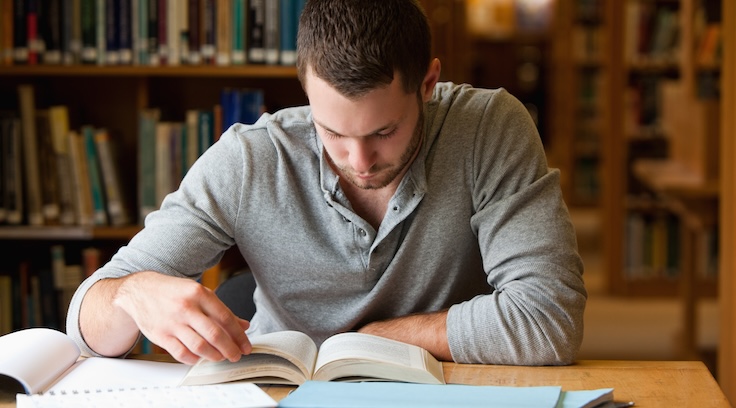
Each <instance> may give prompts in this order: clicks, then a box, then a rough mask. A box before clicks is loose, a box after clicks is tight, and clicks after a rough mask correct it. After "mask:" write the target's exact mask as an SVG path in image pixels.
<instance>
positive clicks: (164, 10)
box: [155, 0, 170, 65]
mask: <svg viewBox="0 0 736 408" xmlns="http://www.w3.org/2000/svg"><path fill="white" fill-rule="evenodd" d="M155 1H158V6H157V15H156V29H157V30H158V31H157V34H156V37H157V42H158V46H157V49H156V53H157V54H158V60H159V63H160V64H161V65H167V64H168V63H169V52H170V50H169V32H168V30H169V28H168V26H169V23H170V20H169V2H168V1H167V0H155Z"/></svg>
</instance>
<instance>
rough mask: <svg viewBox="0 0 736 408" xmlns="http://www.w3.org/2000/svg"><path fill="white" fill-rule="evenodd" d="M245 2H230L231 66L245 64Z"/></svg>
mask: <svg viewBox="0 0 736 408" xmlns="http://www.w3.org/2000/svg"><path fill="white" fill-rule="evenodd" d="M247 4H248V2H247V0H232V14H231V18H232V23H231V24H232V52H231V56H230V57H231V58H230V61H231V62H232V64H233V65H243V64H245V63H246V61H247V58H246V50H245V47H246V42H245V39H246V32H247V28H248V27H247V15H248V14H247V10H246V8H247Z"/></svg>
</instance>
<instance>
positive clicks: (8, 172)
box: [3, 119, 24, 225]
mask: <svg viewBox="0 0 736 408" xmlns="http://www.w3.org/2000/svg"><path fill="white" fill-rule="evenodd" d="M3 127H4V129H5V141H4V142H5V145H4V147H3V154H4V157H3V169H4V171H5V172H4V174H3V177H4V179H5V200H4V201H5V208H6V213H5V220H6V222H7V223H8V224H10V225H18V224H20V223H22V222H23V206H24V202H23V191H22V186H23V184H22V182H23V177H22V172H23V168H22V156H23V152H22V149H21V121H20V120H19V119H8V120H6V121H5V123H4V126H3Z"/></svg>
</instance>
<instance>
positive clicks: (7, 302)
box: [0, 275, 13, 336]
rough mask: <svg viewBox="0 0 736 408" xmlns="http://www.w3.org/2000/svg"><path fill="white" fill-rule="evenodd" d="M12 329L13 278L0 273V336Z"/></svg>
mask: <svg viewBox="0 0 736 408" xmlns="http://www.w3.org/2000/svg"><path fill="white" fill-rule="evenodd" d="M11 331H13V279H12V278H11V277H10V275H0V336H2V335H5V334H8V333H10V332H11Z"/></svg>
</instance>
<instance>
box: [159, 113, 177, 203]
mask: <svg viewBox="0 0 736 408" xmlns="http://www.w3.org/2000/svg"><path fill="white" fill-rule="evenodd" d="M171 125H172V124H171V122H159V123H158V124H157V125H156V148H155V152H156V170H155V172H156V204H157V206H160V205H161V202H163V200H164V198H165V197H166V195H167V194H169V193H170V192H171V186H172V184H173V180H172V177H171V166H172V164H171Z"/></svg>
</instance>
